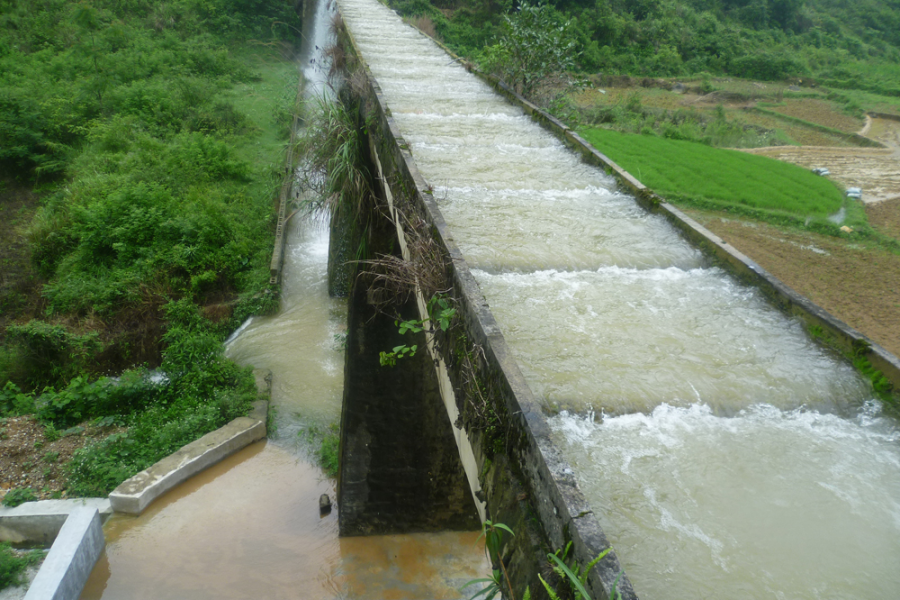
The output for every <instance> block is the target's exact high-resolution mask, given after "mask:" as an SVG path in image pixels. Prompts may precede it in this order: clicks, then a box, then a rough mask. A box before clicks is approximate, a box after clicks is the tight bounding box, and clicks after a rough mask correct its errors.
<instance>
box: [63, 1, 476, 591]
mask: <svg viewBox="0 0 900 600" xmlns="http://www.w3.org/2000/svg"><path fill="white" fill-rule="evenodd" d="M306 4H307V14H306V15H304V34H303V36H304V37H303V49H304V50H303V52H302V53H301V58H300V61H299V64H300V65H301V66H302V69H303V74H304V78H305V81H306V86H307V90H308V92H307V93H319V91H320V90H321V89H322V78H323V75H322V72H321V67H320V66H318V67H317V63H314V62H311V59H313V58H316V59H318V58H319V56H320V52H321V50H322V49H324V48H325V47H326V46H327V45H328V44H329V38H328V34H329V32H328V26H329V23H330V18H331V10H330V9H329V7H328V3H326V2H324V1H321V2H314V1H311V2H307V3H306ZM287 231H288V237H287V247H286V251H285V266H284V274H283V284H282V300H281V309H280V311H279V313H278V314H277V315H275V316H271V317H254V318H252V319H250V320H249V321H248V322H247V323H245V324H244V325H243V326H242V327H241V328H240V329H239V330H238V331H237V332H236V333H235V335H233V336H232V339H230V340H229V341H228V343H227V345H226V354H227V355H228V356H229V357H230V358H232V359H233V360H235V361H236V362H238V363H240V364H244V365H252V366H254V367H257V368H265V369H269V370H270V371H271V372H272V373H273V386H272V401H271V403H270V411H274V415H275V419H274V423H275V427H274V428H273V429H272V430H270V432H269V439H268V440H266V441H262V442H258V443H256V444H253V445H251V446H249V447H248V448H246V449H244V450H242V451H241V452H239V453H237V454H235V455H234V456H232V457H230V458H228V459H226V460H225V461H222V462H221V463H219V464H217V465H215V466H214V467H212V468H210V469H208V470H206V471H204V472H203V473H201V474H199V475H197V476H195V477H193V478H192V479H190V480H189V481H187V482H186V483H184V484H182V485H180V486H178V487H177V488H176V489H174V490H172V491H171V492H169V493H168V494H166V495H165V496H163V497H162V498H160V499H159V500H157V501H156V502H155V503H153V504H152V505H151V506H150V507H149V508H148V509H147V510H146V511H145V512H144V514H142V515H141V516H139V517H131V516H125V515H114V516H113V517H112V518H110V520H109V521H108V522H107V523H106V525H105V527H104V533H105V536H106V541H107V546H106V550H105V552H104V553H103V555H101V558H100V560H99V562H98V563H97V566H96V567H95V568H94V571H93V573H92V574H91V577H90V579H89V581H88V583H87V585H86V587H85V589H84V591H83V593H82V595H81V598H82V599H83V600H94V599H101V598H102V599H106V600H125V599H127V600H139V599H143V598H147V599H151V598H152V599H154V600H160V599H168V598H171V599H173V600H174V599H178V600H184V599H188V598H189V599H190V600H206V599H209V600H223V599H232V598H233V599H235V600H238V599H242V600H245V599H247V598H266V599H268V600H277V599H281V598H285V599H287V598H291V599H296V598H304V599H312V600H318V599H322V600H326V599H338V598H340V599H354V598H385V599H387V598H391V599H397V600H403V599H410V600H414V599H421V598H434V599H459V598H464V597H468V595H466V594H463V593H460V592H459V587H461V586H462V585H463V584H464V583H466V582H467V581H469V580H471V579H475V578H479V577H484V576H485V574H486V573H489V572H490V566H489V564H487V562H486V560H485V559H484V555H483V552H482V550H481V548H480V546H479V545H478V544H477V538H478V535H479V532H463V533H458V532H446V533H439V534H407V535H389V536H373V537H358V538H339V537H338V526H337V525H338V524H337V511H336V510H333V511H332V512H331V513H330V514H328V515H325V516H320V514H319V496H320V495H321V494H328V495H329V496H330V497H331V498H332V499H334V498H335V488H334V480H332V479H330V478H328V477H327V476H326V475H325V474H324V473H323V472H322V471H321V469H320V468H319V467H318V466H317V465H316V464H314V461H313V460H312V458H311V457H312V454H313V452H314V447H313V443H312V442H311V441H310V439H311V436H309V435H307V433H308V432H309V431H310V430H313V429H318V430H320V431H321V430H322V429H323V428H325V427H327V426H328V425H329V424H331V423H335V422H336V421H337V420H338V419H339V417H340V411H341V397H342V389H343V364H344V357H343V344H342V342H341V334H342V332H343V331H344V329H345V326H346V310H347V309H346V301H345V300H340V299H332V298H329V297H328V292H327V273H326V270H327V262H328V227H327V225H326V224H325V223H321V222H312V221H304V220H301V219H299V218H297V217H295V218H294V219H292V220H291V221H290V222H289V226H288V227H287ZM469 595H470V594H469Z"/></svg>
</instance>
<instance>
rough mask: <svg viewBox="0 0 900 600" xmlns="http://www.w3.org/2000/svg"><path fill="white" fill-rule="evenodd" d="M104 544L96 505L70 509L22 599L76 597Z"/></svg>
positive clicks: (72, 598)
mask: <svg viewBox="0 0 900 600" xmlns="http://www.w3.org/2000/svg"><path fill="white" fill-rule="evenodd" d="M105 545H106V542H105V540H104V539H103V527H102V525H101V523H100V513H99V512H98V511H97V509H96V508H88V507H79V508H76V509H74V510H73V511H72V512H71V514H69V518H68V519H66V522H65V524H64V525H63V526H62V529H60V531H59V535H57V536H56V541H54V542H53V546H51V547H50V552H49V554H47V558H46V559H44V564H43V565H42V566H41V570H40V571H39V572H38V574H37V577H35V578H34V581H32V582H31V587H29V588H28V593H27V594H25V600H76V599H77V598H78V597H79V596H80V595H81V590H82V588H84V584H85V582H86V581H87V578H88V576H89V575H90V574H91V571H92V570H93V568H94V564H95V563H96V562H97V558H99V556H100V553H101V552H102V551H103V547H104V546H105Z"/></svg>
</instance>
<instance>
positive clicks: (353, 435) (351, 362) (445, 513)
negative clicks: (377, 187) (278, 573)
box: [337, 221, 480, 536]
mask: <svg viewBox="0 0 900 600" xmlns="http://www.w3.org/2000/svg"><path fill="white" fill-rule="evenodd" d="M379 225H380V227H379ZM369 244H370V248H371V249H372V250H373V251H374V252H376V253H385V252H389V251H390V248H392V247H396V245H397V242H396V238H395V236H394V228H393V225H391V224H390V223H386V222H384V221H382V222H381V223H380V224H378V225H375V226H373V229H372V230H371V231H370V237H369ZM352 281H353V282H354V284H353V287H352V292H351V296H350V303H349V307H348V327H347V351H346V354H345V366H344V400H343V409H342V411H341V459H340V470H339V474H338V501H337V505H338V511H339V524H340V535H342V536H350V535H374V534H388V533H410V532H421V531H443V530H463V531H471V530H473V529H477V528H478V527H479V526H480V520H479V518H478V512H477V511H476V508H475V505H474V503H473V499H472V496H471V493H470V491H469V488H468V484H467V482H466V474H465V471H464V469H463V467H462V465H461V464H460V459H459V453H458V452H457V450H456V442H455V440H454V436H453V432H452V430H451V426H450V422H449V421H448V419H447V416H446V413H445V412H444V405H443V402H442V399H441V395H440V391H439V387H438V383H437V380H436V377H435V371H434V365H433V364H432V361H431V357H430V356H429V354H428V352H427V351H426V349H425V344H426V341H425V336H424V334H423V333H418V334H416V335H411V334H407V335H404V336H401V335H400V334H399V333H398V331H397V325H395V323H394V321H395V320H394V318H393V317H391V316H388V315H385V314H383V313H380V312H378V311H377V310H376V308H375V307H374V306H373V305H372V304H370V302H369V300H370V295H369V293H368V289H367V288H368V285H369V279H368V278H367V277H365V276H363V277H356V276H354V277H353V278H352ZM400 310H401V313H402V318H404V319H418V318H419V315H418V313H417V312H416V306H415V303H414V302H412V301H410V302H408V303H407V304H406V305H405V306H403V307H400ZM402 344H407V345H410V346H411V345H413V344H416V345H418V351H417V352H416V354H415V356H412V357H408V356H407V357H404V358H401V359H399V360H398V361H397V365H396V366H395V367H386V366H381V364H380V361H379V353H380V352H381V351H390V350H391V349H392V348H394V347H396V346H400V345H402Z"/></svg>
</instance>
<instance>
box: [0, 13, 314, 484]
mask: <svg viewBox="0 0 900 600" xmlns="http://www.w3.org/2000/svg"><path fill="white" fill-rule="evenodd" d="M293 4H294V3H293V2H290V1H288V0H172V1H169V2H165V3H160V2H154V1H152V0H91V1H86V0H84V1H80V2H69V1H66V0H0V174H2V175H3V176H5V177H7V178H16V179H19V180H20V181H29V180H30V181H32V182H35V183H36V184H38V185H39V186H40V188H41V192H42V205H41V207H40V209H39V210H38V213H37V215H36V217H35V219H34V221H33V223H32V224H31V226H30V227H29V229H28V239H29V243H30V246H31V255H32V257H33V261H34V266H35V269H36V270H37V271H38V272H39V273H40V274H41V276H42V277H43V279H44V280H45V281H46V282H47V283H46V285H45V286H44V289H43V295H44V297H45V298H46V311H45V313H44V315H43V316H42V318H41V319H39V320H32V321H30V322H24V320H22V319H20V322H19V323H18V324H16V325H14V326H11V327H9V328H8V330H7V331H5V332H0V344H2V347H0V386H5V387H2V391H0V409H2V410H3V412H4V413H5V414H22V413H33V414H35V415H36V416H37V417H38V418H39V419H41V420H42V421H43V422H44V423H46V424H47V425H48V426H50V427H64V426H69V425H71V424H73V423H77V422H79V421H80V420H83V419H99V420H101V421H103V422H104V423H106V424H112V423H116V424H119V425H122V426H124V427H126V428H127V430H126V431H124V432H122V433H120V434H117V436H114V437H113V438H110V439H109V440H107V441H105V442H103V444H102V445H101V446H102V447H99V448H94V449H90V450H86V451H84V453H82V454H81V455H79V457H78V459H77V460H76V461H75V462H73V464H72V465H71V466H70V468H69V473H70V475H71V483H72V486H71V488H70V490H72V491H74V492H76V493H105V492H107V491H109V489H110V488H111V487H114V485H115V484H117V483H118V482H119V481H121V480H122V479H124V478H125V477H127V476H128V475H130V474H132V473H133V472H135V471H136V470H140V469H142V468H144V467H146V466H147V465H148V464H151V463H152V462H154V461H155V460H157V459H158V458H160V457H161V456H162V455H164V454H165V453H167V452H171V451H172V450H174V449H175V448H177V447H178V446H180V445H182V444H184V443H186V442H188V441H190V440H191V439H194V438H196V437H197V436H198V435H200V434H202V433H204V432H206V431H209V430H210V429H213V428H215V427H218V426H220V425H221V424H222V423H224V422H225V421H227V420H228V419H230V418H233V417H234V416H237V415H238V414H240V413H241V412H245V411H246V410H247V408H248V407H249V401H250V400H251V399H252V398H253V397H254V394H255V392H254V391H253V386H252V378H251V377H250V375H249V374H248V373H247V372H246V371H245V370H243V369H240V368H238V367H236V366H235V365H233V364H232V363H230V362H229V361H227V360H226V359H225V358H224V357H223V356H222V348H221V341H222V340H223V339H224V336H225V335H227V334H228V333H229V332H230V331H231V330H233V329H234V328H235V327H236V325H237V324H238V323H239V322H240V321H242V320H243V319H245V318H246V317H247V316H248V315H250V314H252V313H259V312H265V311H268V310H271V309H272V308H274V307H275V306H276V303H277V294H276V290H274V289H270V288H269V272H268V262H269V258H270V255H271V248H272V237H273V230H274V206H273V203H274V200H275V196H276V193H277V189H278V186H279V184H280V178H281V176H282V174H283V161H284V156H283V152H282V149H283V146H284V143H285V142H286V141H287V132H288V125H289V123H290V118H291V117H290V115H291V113H292V112H293V102H294V98H295V96H296V89H297V77H298V72H297V68H296V66H295V64H294V63H293V62H292V61H291V59H292V43H293V40H295V39H296V38H297V36H298V34H299V25H300V23H299V17H298V16H297V14H296V13H295V12H294V7H293ZM157 366H160V367H161V369H162V371H164V372H165V376H154V377H151V375H150V372H149V371H148V370H147V369H148V368H153V367H157ZM118 374H121V375H120V376H119V377H115V378H112V377H110V376H111V375H118ZM154 382H155V383H154Z"/></svg>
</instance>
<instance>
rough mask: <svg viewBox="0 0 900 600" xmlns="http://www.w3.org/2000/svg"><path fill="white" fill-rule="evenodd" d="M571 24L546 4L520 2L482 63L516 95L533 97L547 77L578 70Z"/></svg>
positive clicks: (487, 50)
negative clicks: (513, 88)
mask: <svg viewBox="0 0 900 600" xmlns="http://www.w3.org/2000/svg"><path fill="white" fill-rule="evenodd" d="M575 46H576V44H575V38H574V37H573V36H572V22H571V21H562V20H561V19H560V15H559V13H558V12H557V11H554V10H553V9H552V8H551V7H550V6H548V5H546V4H529V3H527V2H521V3H520V4H519V6H518V8H516V9H515V10H514V11H513V12H511V13H510V14H507V15H504V16H503V21H502V25H501V27H500V34H499V36H498V38H497V43H496V44H494V45H493V46H489V47H486V48H485V49H484V58H483V60H482V62H483V63H484V65H485V68H487V69H488V70H489V71H493V72H495V73H497V74H498V75H499V76H500V77H501V78H502V79H504V80H505V81H506V82H507V83H509V84H510V85H512V86H514V87H515V88H516V91H518V92H520V93H521V94H524V95H525V96H531V95H532V94H533V93H534V91H535V90H536V89H537V88H538V86H540V85H541V84H542V83H543V82H544V81H546V79H547V78H548V77H550V76H551V75H553V74H555V73H561V72H565V71H568V70H570V69H571V68H573V67H574V66H575Z"/></svg>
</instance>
